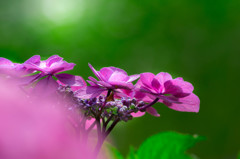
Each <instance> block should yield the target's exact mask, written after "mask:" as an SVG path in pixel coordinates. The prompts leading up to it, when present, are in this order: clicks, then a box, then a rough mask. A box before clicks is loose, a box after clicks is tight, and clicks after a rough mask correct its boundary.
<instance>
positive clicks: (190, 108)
mask: <svg viewBox="0 0 240 159" xmlns="http://www.w3.org/2000/svg"><path fill="white" fill-rule="evenodd" d="M163 103H164V104H166V105H167V106H168V107H169V108H170V109H173V110H177V111H182V112H196V113H197V112H199V108H200V100H199V98H198V96H196V95H195V94H193V93H192V94H190V95H189V96H187V97H184V98H178V101H177V102H173V101H172V100H171V101H167V100H164V102H163Z"/></svg>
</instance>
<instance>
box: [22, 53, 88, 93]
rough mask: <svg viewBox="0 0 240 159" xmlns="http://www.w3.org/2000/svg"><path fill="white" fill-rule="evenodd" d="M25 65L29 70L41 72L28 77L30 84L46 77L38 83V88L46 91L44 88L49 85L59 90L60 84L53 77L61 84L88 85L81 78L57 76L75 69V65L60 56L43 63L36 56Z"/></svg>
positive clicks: (67, 75) (64, 75)
mask: <svg viewBox="0 0 240 159" xmlns="http://www.w3.org/2000/svg"><path fill="white" fill-rule="evenodd" d="M23 65H24V67H26V68H27V69H28V70H33V71H40V73H38V74H35V75H32V76H27V77H26V78H27V79H28V81H30V82H29V83H31V82H35V81H37V80H39V79H41V78H43V77H46V78H43V79H41V80H40V81H39V82H38V83H37V85H36V88H41V89H44V87H45V86H48V85H49V86H51V87H55V88H57V86H58V83H57V82H56V81H55V80H54V79H53V78H52V77H53V76H54V77H56V78H57V79H58V80H59V81H60V82H61V83H63V84H67V85H70V86H76V87H79V86H80V87H81V86H85V85H86V83H85V81H84V80H83V78H82V77H81V76H74V75H71V74H66V73H61V74H57V73H60V72H63V71H68V70H72V69H73V67H74V66H75V64H74V63H68V62H66V61H64V60H63V58H62V57H60V56H58V55H53V56H51V57H49V58H48V59H47V60H43V61H41V60H40V56H39V55H35V56H33V57H31V58H30V59H29V60H27V61H26V62H25V63H24V64H23ZM29 79H30V80H29ZM45 88H46V87H45ZM38 92H41V91H38Z"/></svg>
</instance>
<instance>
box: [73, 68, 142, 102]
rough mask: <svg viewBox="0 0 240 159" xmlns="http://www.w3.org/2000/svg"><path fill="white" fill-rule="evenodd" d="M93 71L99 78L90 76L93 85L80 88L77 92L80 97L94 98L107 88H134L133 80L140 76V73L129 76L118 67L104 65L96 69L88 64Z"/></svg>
mask: <svg viewBox="0 0 240 159" xmlns="http://www.w3.org/2000/svg"><path fill="white" fill-rule="evenodd" d="M88 65H89V67H90V68H91V70H92V71H93V73H94V74H95V75H96V77H97V78H98V79H99V81H97V80H96V79H95V78H93V77H91V76H90V77H89V79H90V81H88V83H90V85H91V86H86V87H84V88H81V89H79V90H78V91H77V92H76V94H77V96H78V97H79V98H94V97H97V96H99V95H100V94H102V93H103V92H105V91H107V90H116V89H128V90H130V89H133V88H134V85H133V84H132V82H133V81H135V80H136V79H138V78H139V75H131V76H128V74H127V72H125V71H124V70H122V69H120V68H116V67H104V68H102V69H101V70H100V71H96V70H95V69H94V68H93V66H92V65H91V64H88Z"/></svg>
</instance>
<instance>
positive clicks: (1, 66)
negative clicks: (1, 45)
mask: <svg viewBox="0 0 240 159" xmlns="http://www.w3.org/2000/svg"><path fill="white" fill-rule="evenodd" d="M27 62H28V61H25V63H27ZM0 73H1V74H7V75H10V76H14V77H20V76H22V75H26V74H29V73H32V71H31V70H27V69H26V67H24V66H23V65H22V64H19V63H13V62H12V61H10V60H8V59H6V58H3V57H0Z"/></svg>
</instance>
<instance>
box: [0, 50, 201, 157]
mask: <svg viewBox="0 0 240 159" xmlns="http://www.w3.org/2000/svg"><path fill="white" fill-rule="evenodd" d="M74 66H75V64H73V63H68V62H66V61H64V60H63V58H62V57H60V56H58V55H53V56H51V57H49V58H48V59H47V60H41V58H40V56H39V55H35V56H33V57H31V58H30V59H28V60H27V61H25V62H24V63H22V64H18V63H13V62H11V61H10V60H8V59H5V58H0V77H2V78H7V79H13V80H16V81H19V82H18V83H19V86H20V87H22V88H23V89H25V90H27V91H26V92H27V93H28V94H29V95H43V94H44V95H46V96H49V95H50V94H58V95H60V97H61V98H64V99H65V98H67V99H68V102H67V103H66V108H67V109H68V110H69V111H73V112H80V113H81V114H84V117H85V119H81V122H79V124H77V125H76V124H75V127H76V128H77V127H81V126H84V128H85V129H86V132H87V133H88V132H90V131H91V130H92V129H93V128H95V127H97V132H98V137H99V138H98V143H97V146H96V148H95V153H98V151H99V150H100V148H101V145H102V143H103V141H104V139H105V138H106V137H107V136H108V134H109V133H110V132H111V131H112V129H113V128H114V127H115V126H116V124H117V123H118V122H120V121H125V122H126V121H128V120H130V119H132V118H133V117H139V116H142V115H144V114H145V112H148V113H149V114H151V115H153V116H160V115H159V114H158V112H157V111H156V109H155V108H153V105H154V104H155V103H163V104H164V105H166V106H167V107H169V108H170V109H173V110H176V111H183V112H198V111H199V105H200V100H199V98H198V97H197V96H196V95H195V94H194V93H193V89H194V88H193V86H192V84H191V83H189V82H186V81H184V80H183V78H181V77H178V78H175V79H174V78H172V76H171V75H170V74H169V73H166V72H160V73H158V74H157V75H154V74H153V73H140V74H135V75H128V74H127V72H125V71H124V70H122V69H120V68H116V67H103V68H102V69H100V70H99V71H97V70H96V69H95V68H94V67H93V66H92V65H91V64H89V67H90V69H91V70H92V72H93V74H94V75H95V76H96V78H94V77H92V76H90V77H89V78H88V79H89V80H87V82H88V83H89V85H87V84H86V82H85V80H84V79H83V78H82V77H81V76H75V75H71V74H66V73H62V72H64V71H68V70H72V69H73V68H74ZM134 81H136V84H133V82H134ZM77 120H78V119H77ZM79 120H80V119H79ZM89 121H90V122H89ZM86 122H89V123H90V125H88V126H86ZM87 133H86V134H87ZM86 134H85V137H86Z"/></svg>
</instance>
